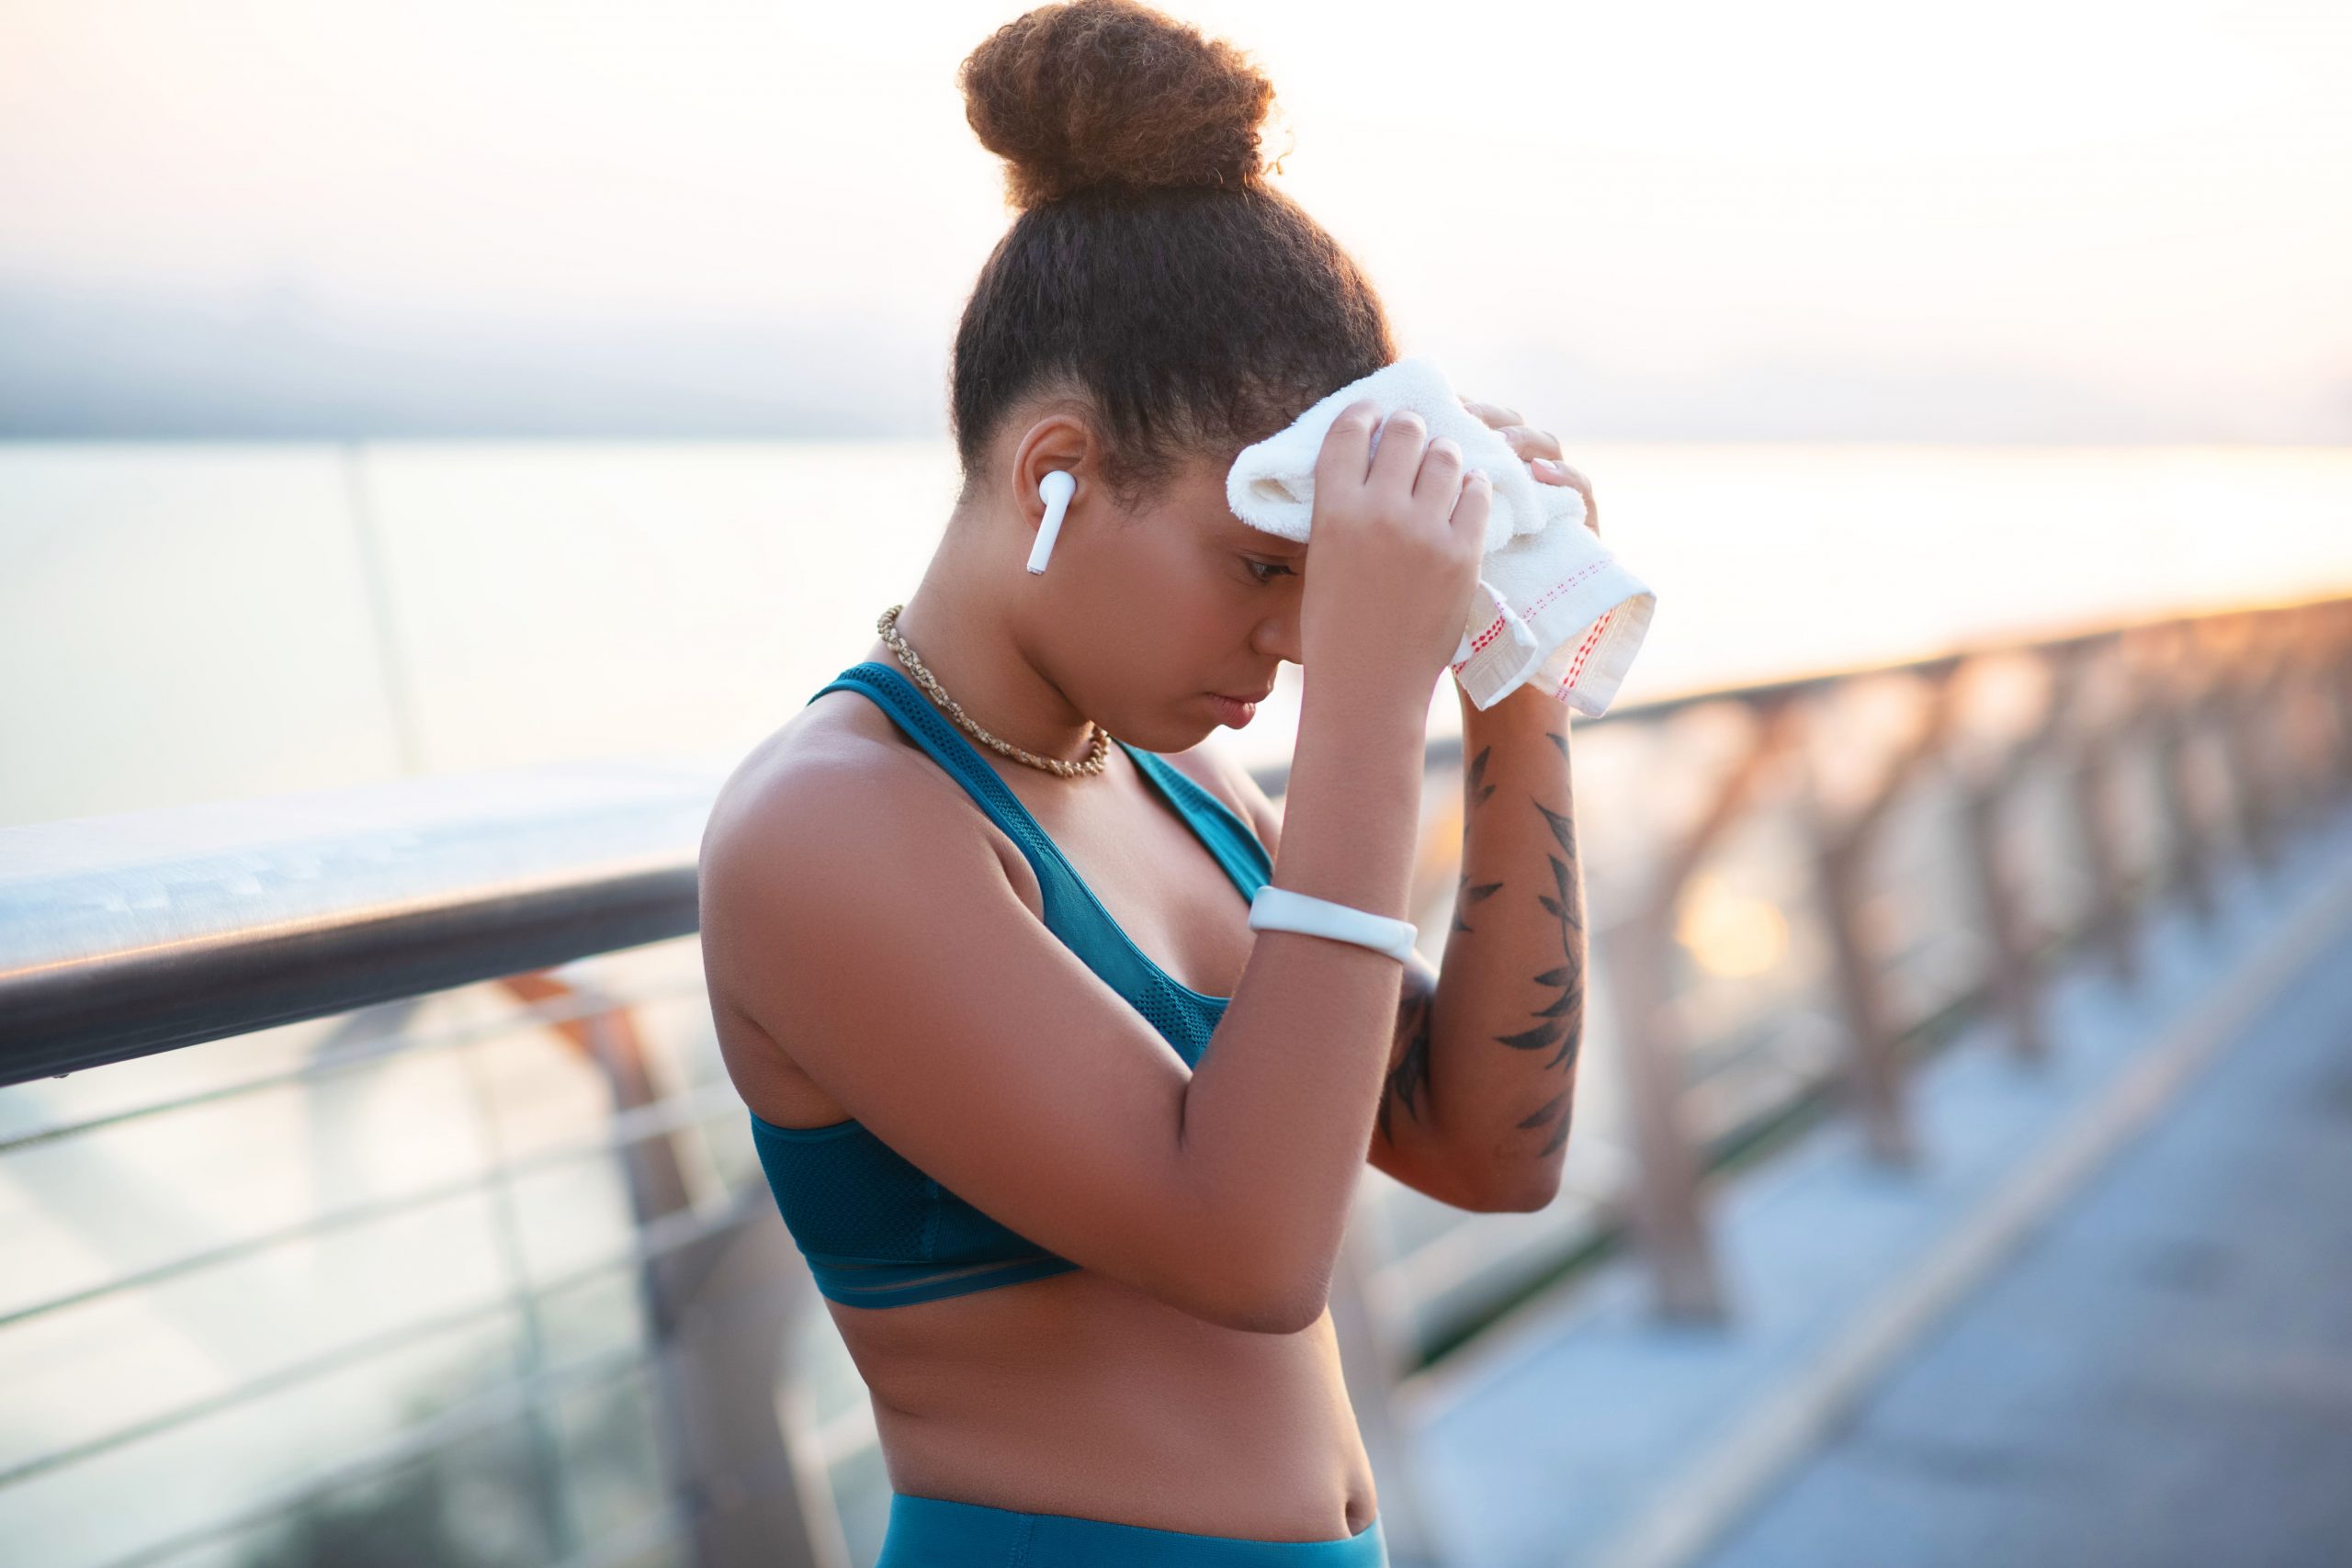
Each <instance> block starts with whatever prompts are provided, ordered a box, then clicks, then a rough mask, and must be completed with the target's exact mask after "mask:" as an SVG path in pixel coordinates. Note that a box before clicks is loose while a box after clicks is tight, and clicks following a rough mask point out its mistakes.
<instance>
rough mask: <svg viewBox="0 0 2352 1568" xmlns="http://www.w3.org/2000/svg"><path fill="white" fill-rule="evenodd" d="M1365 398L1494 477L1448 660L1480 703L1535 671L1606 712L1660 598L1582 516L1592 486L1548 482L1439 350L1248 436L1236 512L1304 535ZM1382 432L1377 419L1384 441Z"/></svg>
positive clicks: (1567, 699)
mask: <svg viewBox="0 0 2352 1568" xmlns="http://www.w3.org/2000/svg"><path fill="white" fill-rule="evenodd" d="M1366 397H1369V398H1373V399H1374V400H1377V401H1378V402H1379V404H1380V408H1381V412H1382V413H1383V414H1384V415H1385V414H1388V413H1393V412H1396V411H1397V410H1398V409H1411V410H1412V411H1413V412H1416V413H1418V414H1419V415H1420V416H1421V418H1422V419H1423V420H1424V421H1425V422H1427V423H1428V425H1429V433H1430V439H1432V440H1434V439H1435V438H1437V437H1438V436H1441V435H1447V436H1452V437H1453V440H1454V442H1455V443H1456V444H1457V445H1459V446H1461V448H1462V457H1463V461H1464V464H1465V465H1467V466H1468V467H1470V468H1478V469H1483V470H1485V472H1486V473H1487V477H1488V478H1490V479H1493V480H1494V502H1493V505H1492V507H1491V509H1490V510H1489V512H1488V513H1487V545H1486V558H1485V560H1484V561H1483V562H1481V563H1480V566H1479V569H1478V586H1477V589H1476V592H1473V593H1472V594H1471V596H1470V604H1469V607H1468V611H1467V614H1466V615H1465V616H1464V624H1463V630H1462V643H1461V646H1460V647H1459V648H1458V649H1456V650H1455V652H1454V660H1453V673H1454V677H1455V678H1456V679H1457V680H1459V681H1460V682H1462V687H1463V690H1464V691H1465V692H1467V693H1469V694H1470V700H1471V702H1472V703H1473V704H1475V705H1476V706H1477V707H1479V708H1481V709H1485V708H1490V707H1492V706H1494V705H1495V704H1497V703H1498V702H1500V701H1501V700H1502V699H1503V698H1504V697H1505V696H1506V695H1508V694H1510V693H1511V692H1513V691H1515V690H1517V689H1518V688H1519V687H1520V686H1521V685H1522V684H1525V683H1528V682H1533V683H1534V684H1536V685H1537V686H1538V687H1539V688H1540V689H1541V690H1543V691H1544V692H1545V693H1546V694H1549V695H1551V696H1553V697H1555V698H1557V699H1558V700H1559V701H1561V702H1563V703H1566V705H1568V706H1569V707H1570V708H1572V709H1574V710H1575V711H1576V712H1577V713H1581V714H1586V715H1589V716H1599V715H1600V714H1602V713H1605V712H1607V711H1608V708H1609V704H1610V701H1611V699H1612V698H1613V697H1615V695H1616V694H1617V687H1618V685H1619V683H1620V682H1623V680H1624V678H1625V671H1626V670H1627V669H1628V668H1629V667H1630V666H1631V665H1632V664H1633V661H1634V653H1635V652H1636V651H1637V650H1638V649H1640V648H1641V645H1642V638H1643V637H1644V636H1645V634H1646V633H1647V632H1648V630H1649V624H1650V613H1651V611H1652V609H1653V608H1654V607H1655V606H1656V604H1657V596H1656V595H1654V594H1653V593H1651V592H1650V591H1649V589H1648V588H1647V587H1646V586H1645V585H1644V584H1643V582H1642V581H1641V580H1640V579H1639V578H1637V577H1635V576H1634V574H1633V573H1632V572H1630V571H1627V570H1625V569H1624V568H1623V566H1621V565H1619V564H1618V562H1617V560H1616V558H1615V557H1613V556H1611V554H1610V553H1609V551H1608V550H1607V549H1606V548H1604V547H1602V545H1601V543H1600V537H1599V536H1597V535H1595V534H1594V533H1593V532H1592V530H1590V529H1589V528H1587V527H1586V526H1585V525H1584V497H1583V496H1581V495H1579V494H1577V491H1575V490H1574V489H1573V488H1571V487H1570V486H1567V485H1553V484H1544V483H1541V482H1539V481H1538V480H1537V479H1536V478H1535V477H1534V476H1533V475H1532V474H1531V473H1529V472H1528V470H1527V464H1526V462H1525V460H1524V459H1522V458H1521V457H1520V456H1519V454H1518V453H1516V452H1514V451H1512V450H1511V446H1510V442H1508V441H1506V440H1504V439H1503V438H1502V435H1501V434H1500V433H1499V432H1498V431H1496V430H1495V429H1494V428H1493V427H1492V426H1491V425H1488V424H1487V423H1486V422H1484V421H1483V420H1481V419H1479V418H1478V417H1477V416H1476V414H1474V413H1472V412H1470V411H1469V410H1468V409H1465V408H1464V407H1463V406H1462V401H1461V400H1460V399H1459V398H1457V397H1455V396H1454V393H1453V387H1452V386H1451V385H1450V384H1449V383H1448V382H1447V380H1446V378H1445V374H1444V372H1442V371H1441V370H1440V369H1438V367H1436V365H1434V364H1433V363H1431V362H1430V360H1428V359H1426V358H1421V357H1418V356H1416V357H1412V358H1407V359H1400V360H1398V361H1397V362H1396V363H1395V364H1393V365H1387V366H1384V367H1381V368H1380V369H1378V370H1376V371H1374V372H1373V373H1372V374H1371V375H1369V376H1366V377H1364V378H1363V379H1362V380H1359V381H1353V382H1351V383H1350V384H1349V385H1347V386H1344V387H1342V388H1340V389H1339V390H1338V391H1336V392H1333V393H1332V394H1331V395H1330V396H1329V397H1327V398H1325V399H1324V400H1322V401H1321V402H1318V403H1317V404H1316V405H1315V406H1314V407H1313V408H1311V409H1308V410H1307V411H1306V412H1305V413H1302V414H1300V415H1299V416H1298V418H1296V419H1295V420H1294V421H1292V422H1291V423H1290V424H1289V425H1287V426H1286V427H1284V428H1283V429H1282V430H1280V431H1277V432H1276V433H1274V434H1272V435H1270V436H1268V437H1267V438H1266V439H1265V440H1263V441H1261V442H1259V443H1258V444H1257V445H1255V446H1248V447H1244V448H1243V449H1242V452H1241V455H1240V456H1239V457H1236V458H1235V459H1234V460H1233V468H1232V469H1231V470H1230V471H1229V472H1228V473H1227V475H1226V480H1225V493H1226V500H1227V503H1228V504H1229V505H1231V507H1232V508H1233V514H1234V515H1235V516H1237V517H1238V518H1240V519H1241V520H1242V521H1243V522H1244V523H1247V524H1249V525H1250V526H1251V527H1253V528H1261V529H1263V530H1265V531H1266V532H1267V533H1269V534H1278V535H1280V536H1283V538H1285V539H1296V540H1300V541H1302V542H1304V541H1305V540H1306V536H1307V533H1308V525H1309V523H1310V522H1311V521H1312V519H1313V517H1314V513H1315V460H1316V458H1317V456H1318V455H1319V454H1320V453H1321V452H1322V449H1323V437H1324V434H1326V433H1327V432H1328V431H1329V429H1330V427H1331V421H1332V420H1334V419H1336V418H1337V417H1339V413H1340V410H1341V409H1344V408H1346V407H1347V406H1348V405H1349V404H1350V403H1352V402H1354V401H1355V400H1357V399H1359V398H1366ZM1379 439H1380V437H1379V433H1378V432H1377V431H1376V430H1375V431H1374V435H1373V443H1374V449H1375V450H1377V449H1378V446H1379Z"/></svg>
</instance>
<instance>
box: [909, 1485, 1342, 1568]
mask: <svg viewBox="0 0 2352 1568" xmlns="http://www.w3.org/2000/svg"><path fill="white" fill-rule="evenodd" d="M1114 1564H1115V1565H1116V1568H1388V1545H1387V1542H1386V1541H1385V1540H1383V1539H1382V1537H1381V1533H1380V1521H1379V1520H1378V1519H1374V1520H1373V1521H1372V1522H1371V1523H1370V1524H1368V1525H1366V1526H1364V1527H1363V1529H1360V1530H1358V1531H1357V1532H1356V1533H1355V1534H1353V1535H1351V1536H1347V1537H1343V1538H1340V1539H1339V1540H1247V1539H1245V1538H1243V1537H1241V1536H1237V1535H1187V1534H1186V1533H1185V1532H1183V1531H1182V1530H1156V1529H1145V1528H1144V1527H1143V1526H1141V1525H1119V1524H1113V1523H1111V1522H1110V1521H1109V1520H1107V1519H1081V1518H1078V1517H1073V1516H1071V1515H1069V1514H1022V1513H1015V1512H1013V1511H1012V1510H1011V1509H1009V1508H991V1507H989V1506H986V1505H985V1504H980V1503H955V1502H950V1501H948V1500H947V1499H945V1498H944V1497H916V1496H910V1495H908V1494H906V1493H904V1492H893V1493H892V1494H891V1495H890V1523H889V1527H888V1529H886V1530H884V1532H883V1535H882V1555H881V1556H880V1557H878V1558H877V1559H876V1560H875V1563H874V1568H1112V1565H1114Z"/></svg>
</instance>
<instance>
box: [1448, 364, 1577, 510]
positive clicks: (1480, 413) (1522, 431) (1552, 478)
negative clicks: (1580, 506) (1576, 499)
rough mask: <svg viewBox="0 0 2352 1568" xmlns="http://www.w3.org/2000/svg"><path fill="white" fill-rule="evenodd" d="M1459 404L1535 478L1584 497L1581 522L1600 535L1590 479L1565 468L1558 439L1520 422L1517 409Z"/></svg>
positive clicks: (1468, 401)
mask: <svg viewBox="0 0 2352 1568" xmlns="http://www.w3.org/2000/svg"><path fill="white" fill-rule="evenodd" d="M1461 403H1462V406H1463V407H1464V408H1465V409H1468V410H1469V411H1470V412H1472V413H1473V414H1476V416H1477V417H1478V419H1479V421H1480V422H1481V423H1485V424H1487V425H1488V426H1490V427H1491V428H1493V430H1494V431H1495V432H1496V434H1499V435H1500V436H1501V437H1502V438H1503V439H1504V440H1505V441H1508V442H1510V449H1511V450H1512V451H1514V452H1516V453H1518V454H1519V455H1520V457H1521V458H1522V459H1524V460H1525V461H1526V463H1527V466H1528V468H1529V469H1530V470H1531V471H1532V473H1533V474H1534V475H1535V477H1536V479H1539V480H1541V481H1542V482H1543V483H1544V484H1552V485H1566V486H1567V487H1569V488H1570V489H1571V490H1574V491H1576V492H1577V494H1578V495H1581V496H1583V497H1584V525H1585V526H1586V527H1588V528H1589V529H1591V530H1592V532H1593V535H1594V536H1595V537H1599V536H1600V503H1599V502H1595V501H1594V500H1593V499H1592V481H1591V480H1589V479H1586V478H1585V477H1584V476H1583V475H1582V474H1580V473H1578V472H1577V471H1576V469H1574V468H1570V467H1568V465H1567V463H1566V461H1565V460H1563V459H1562V457H1561V456H1560V442H1559V438H1558V437H1557V436H1555V435H1554V434H1552V433H1551V432H1550V431H1548V430H1538V429H1536V428H1535V427H1534V426H1533V425H1532V424H1522V423H1520V418H1519V411H1518V410H1516V409H1507V408H1504V407H1503V406H1502V405H1500V404H1499V403H1481V402H1474V401H1472V400H1470V399H1468V398H1464V399H1462V400H1461Z"/></svg>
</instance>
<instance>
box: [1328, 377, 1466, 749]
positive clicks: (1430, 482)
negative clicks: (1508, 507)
mask: <svg viewBox="0 0 2352 1568" xmlns="http://www.w3.org/2000/svg"><path fill="white" fill-rule="evenodd" d="M1375 430H1376V431H1377V432H1378V434H1379V444H1378V448H1377V450H1374V443H1373V436H1374V432H1375ZM1492 500H1493V490H1492V488H1491V486H1490V485H1489V483H1488V481H1487V476H1486V475H1485V474H1483V473H1476V472H1470V471H1468V470H1467V466H1466V465H1465V464H1464V460H1463V456H1462V448H1461V446H1459V445H1458V444H1456V443H1455V442H1453V441H1452V440H1449V439H1446V438H1444V437H1442V436H1441V437H1439V438H1438V439H1436V440H1431V439H1430V434H1429V423H1428V422H1427V421H1426V420H1424V419H1422V418H1421V416H1420V415H1419V414H1417V413H1415V412H1412V411H1410V410H1409V409H1399V410H1397V412H1394V413H1391V414H1389V415H1387V416H1386V418H1385V420H1384V419H1383V418H1382V415H1381V411H1380V405H1379V403H1378V402H1377V401H1376V400H1373V399H1370V398H1362V399H1359V400H1356V401H1355V402H1353V403H1351V404H1350V405H1349V406H1348V407H1347V408H1345V409H1343V410H1341V411H1340V415H1339V417H1338V418H1336V419H1334V420H1333V421H1332V422H1331V428H1330V430H1329V432H1328V433H1327V434H1325V436H1324V438H1323V447H1322V451H1321V453H1320V454H1319V455H1318V456H1317V460H1316V465H1315V511H1314V515H1313V517H1312V518H1311V519H1310V521H1309V524H1308V527H1309V530H1310V533H1311V536H1312V542H1311V543H1310V544H1309V546H1308V554H1307V568H1306V589H1305V591H1304V592H1303V594H1302V597H1301V600H1300V604H1299V638H1300V642H1301V645H1302V647H1303V649H1304V650H1305V657H1304V658H1303V660H1301V662H1302V663H1303V664H1304V665H1305V666H1306V668H1307V669H1309V670H1313V671H1317V674H1316V676H1315V677H1313V679H1317V680H1321V679H1323V678H1324V677H1323V676H1322V673H1321V672H1322V671H1326V670H1329V671H1340V672H1341V678H1343V679H1349V680H1355V679H1365V678H1369V679H1372V680H1373V681H1374V682H1375V684H1378V685H1384V686H1385V685H1389V684H1391V683H1393V682H1395V681H1397V680H1399V679H1401V680H1404V681H1406V682H1409V683H1410V684H1411V685H1412V686H1414V687H1415V688H1417V689H1418V692H1419V700H1420V701H1422V702H1424V703H1426V702H1427V701H1428V698H1429V689H1430V682H1433V681H1435V680H1436V679H1437V677H1438V676H1439V675H1440V674H1442V673H1443V671H1444V670H1445V667H1446V665H1447V664H1448V663H1449V662H1450V661H1451V660H1453V651H1454V649H1456V648H1458V647H1460V646H1461V643H1462V625H1463V622H1464V620H1465V619H1466V618H1467V611H1466V607H1467V606H1468V604H1469V603H1470V595H1471V592H1472V590H1474V589H1475V588H1476V586H1477V581H1478V561H1479V558H1480V553H1481V547H1482V545H1483V543H1484V540H1485V536H1486V527H1487V507H1488V506H1489V505H1490V504H1491V502H1492Z"/></svg>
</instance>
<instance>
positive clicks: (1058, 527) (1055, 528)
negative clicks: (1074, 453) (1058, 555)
mask: <svg viewBox="0 0 2352 1568" xmlns="http://www.w3.org/2000/svg"><path fill="white" fill-rule="evenodd" d="M1077 489H1078V480H1077V479H1075V478H1074V477H1073V476H1071V475H1070V474H1069V472H1068V471H1067V470H1066V469H1062V468H1056V469H1055V470H1054V471H1053V472H1052V473H1050V474H1047V475H1046V477H1045V478H1044V479H1040V480H1038V481H1037V499H1038V500H1040V501H1042V502H1045V503H1046V515H1045V519H1044V520H1043V521H1042V522H1040V523H1039V524H1038V525H1037V542H1036V543H1035V544H1034V545H1032V546H1030V547H1029V570H1030V573H1031V575H1033V576H1034V575H1035V574H1037V573H1040V572H1042V571H1044V570H1046V557H1047V556H1049V555H1052V554H1053V553H1054V541H1055V540H1056V539H1057V538H1059V537H1061V532H1062V513H1065V512H1067V511H1069V498H1070V494H1071V492H1072V491H1076V490H1077Z"/></svg>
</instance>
